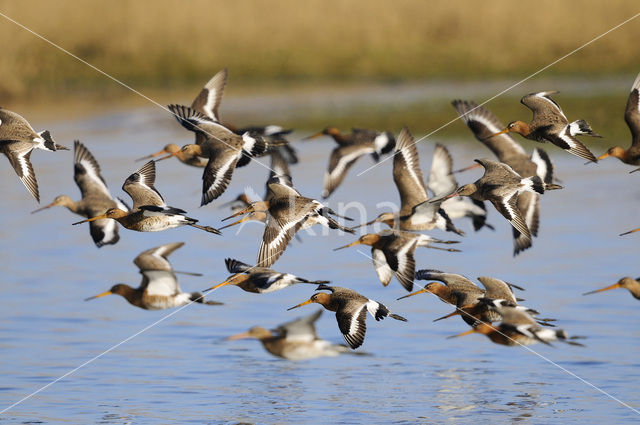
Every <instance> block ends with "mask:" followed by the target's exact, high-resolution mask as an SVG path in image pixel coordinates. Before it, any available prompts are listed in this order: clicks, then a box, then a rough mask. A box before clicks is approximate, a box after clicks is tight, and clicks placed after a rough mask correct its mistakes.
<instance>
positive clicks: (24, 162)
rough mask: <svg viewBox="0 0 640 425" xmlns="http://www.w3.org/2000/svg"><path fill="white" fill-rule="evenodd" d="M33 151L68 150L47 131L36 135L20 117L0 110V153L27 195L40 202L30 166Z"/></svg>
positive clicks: (36, 183)
mask: <svg viewBox="0 0 640 425" xmlns="http://www.w3.org/2000/svg"><path fill="white" fill-rule="evenodd" d="M34 149H42V150H46V151H52V152H55V151H57V150H69V149H68V148H66V147H64V146H62V145H58V144H57V143H56V142H55V141H54V140H53V138H51V134H49V130H45V131H41V132H40V133H36V131H35V130H34V129H33V127H31V124H29V123H28V122H27V120H25V119H24V118H22V116H20V115H18V114H16V113H15V112H11V111H9V110H7V109H4V108H0V152H2V153H3V154H4V155H5V156H6V157H7V159H8V160H9V162H10V163H11V165H12V166H13V169H14V170H15V171H16V174H17V175H18V177H20V180H21V181H22V184H24V186H25V187H26V188H27V190H28V191H29V193H31V195H32V196H33V197H34V198H35V199H36V201H38V202H40V193H39V191H38V182H37V181H36V174H35V173H34V171H33V165H31V152H33V150H34Z"/></svg>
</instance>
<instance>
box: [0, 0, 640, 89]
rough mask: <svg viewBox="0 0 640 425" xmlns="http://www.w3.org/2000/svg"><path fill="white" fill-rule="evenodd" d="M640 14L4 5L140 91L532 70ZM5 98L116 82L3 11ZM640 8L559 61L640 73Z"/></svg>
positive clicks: (614, 10)
mask: <svg viewBox="0 0 640 425" xmlns="http://www.w3.org/2000/svg"><path fill="white" fill-rule="evenodd" d="M639 11H640V6H639V5H638V4H636V3H635V2H629V1H625V0H608V1H600V0H599V1H595V2H589V3H580V4H579V5H576V3H573V2H557V1H547V0H536V1H526V2H518V3H514V2H511V1H508V0H496V1H492V2H471V1H469V2H452V1H435V2H431V1H430V2H422V1H402V0H400V1H394V2H389V1H386V0H368V1H364V0H358V1H340V0H314V1H305V2H300V1H297V0H282V1H279V0H276V1H270V2H265V1H259V0H242V1H235V2H212V1H189V2H184V1H176V0H157V1H153V2H152V1H144V2H143V1H124V0H116V1H109V2H105V1H96V0H91V1H71V0H67V1H56V2H50V1H47V0H24V1H20V2H14V1H1V2H0V12H2V13H3V14H6V15H7V16H9V17H11V18H12V19H15V20H16V21H18V22H20V23H22V24H24V25H25V26H27V27H29V28H31V29H33V30H34V31H36V32H38V33H39V34H42V35H43V36H44V37H46V38H48V39H50V40H52V41H54V42H55V43H57V44H59V45H61V46H63V47H64V48H66V49H68V50H69V51H71V52H73V53H74V54H76V55H78V56H79V57H81V58H83V59H85V60H87V61H88V62H90V63H92V64H94V65H95V66H97V67H99V68H101V69H104V70H105V71H106V72H108V73H110V74H112V75H114V76H115V77H117V78H119V79H122V80H123V81H125V82H127V83H129V84H131V85H133V86H135V87H137V88H153V87H155V88H159V87H174V88H175V87H183V86H192V85H193V86H198V85H200V84H201V83H202V82H203V81H206V79H208V78H209V77H210V76H211V75H212V74H213V73H214V72H216V71H217V70H218V69H220V68H222V67H224V66H227V67H229V70H230V72H231V75H232V76H233V81H234V84H238V85H240V84H245V83H256V82H257V83H265V82H268V83H274V82H276V83H278V84H287V83H289V82H291V81H307V80H311V81H318V80H333V81H335V80H343V79H347V80H349V79H353V80H355V79H357V80H362V79H369V80H406V79H426V78H430V77H442V76H447V77H460V78H474V79H476V78H485V77H490V76H497V75H516V74H517V75H520V74H528V73H530V72H533V71H535V70H537V69H538V68H540V67H541V66H543V65H545V64H547V63H549V62H551V61H553V60H555V59H556V58H557V57H559V56H561V55H563V54H565V53H567V52H569V51H571V50H573V49H574V48H576V47H577V46H580V45H581V44H583V43H584V42H586V41H589V40H591V39H592V38H593V37H595V36H597V35H599V34H601V33H602V32H604V31H606V30H608V29H609V28H611V27H612V26H614V25H616V24H618V23H620V22H621V21H623V20H624V19H626V18H629V17H631V16H632V15H634V14H635V13H637V12H639ZM0 38H1V39H2V40H3V41H4V42H3V51H2V61H1V62H0V95H1V96H3V97H4V98H7V97H9V96H29V95H37V94H41V93H51V92H68V91H73V90H98V91H101V90H112V89H114V87H115V86H114V83H113V82H111V81H109V80H108V79H106V78H105V77H104V76H102V75H100V74H98V73H96V72H95V71H93V70H91V69H89V68H88V67H86V66H85V65H83V64H81V63H80V62H78V61H76V60H74V59H73V58H71V57H69V56H68V55H66V54H64V53H62V52H60V51H59V50H56V49H54V48H52V47H51V46H50V45H48V44H46V43H45V42H43V41H42V40H40V39H38V38H36V37H35V36H33V35H32V34H30V33H28V32H27V31H25V30H23V29H21V28H19V27H17V26H16V25H15V24H13V23H11V22H9V21H7V20H5V19H4V18H0ZM639 39H640V18H638V20H634V21H632V22H631V23H629V24H628V25H626V26H624V27H622V28H620V29H619V30H617V31H615V32H613V33H611V34H609V35H607V36H606V37H604V38H603V39H601V40H599V41H598V42H597V43H594V44H593V45H591V46H589V47H587V48H586V49H584V50H582V51H580V52H579V53H577V54H575V55H573V56H571V57H570V58H568V59H566V60H564V61H563V62H561V63H559V64H557V65H556V66H554V67H553V69H552V70H550V71H549V72H552V73H557V74H574V73H611V72H627V73H628V72H637V68H638V60H637V55H636V53H637V40H639Z"/></svg>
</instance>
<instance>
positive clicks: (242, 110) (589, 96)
mask: <svg viewBox="0 0 640 425" xmlns="http://www.w3.org/2000/svg"><path fill="white" fill-rule="evenodd" d="M634 78H635V74H631V73H627V74H616V75H609V76H591V77H586V76H580V77H553V76H551V77H549V76H543V77H538V78H535V79H531V80H529V81H526V82H524V83H522V84H520V85H518V86H517V87H514V88H512V89H510V90H509V91H507V92H505V93H503V94H502V95H500V96H499V97H497V98H496V99H494V100H492V101H490V102H489V103H488V104H487V107H488V108H489V109H491V110H492V111H493V112H494V113H495V114H496V115H497V116H498V117H500V118H501V119H502V120H503V121H504V124H506V123H507V122H509V121H511V120H514V119H525V120H527V119H528V118H529V116H530V112H529V110H527V109H526V108H525V107H524V106H522V105H521V104H520V98H521V97H522V96H523V95H525V94H527V93H530V92H533V91H541V90H559V91H560V93H559V94H557V95H556V96H554V98H555V99H556V100H557V101H558V103H559V104H560V105H561V106H562V108H563V109H565V111H566V112H567V113H568V114H569V118H572V119H577V118H585V119H588V120H589V122H591V123H592V124H593V126H594V128H600V129H603V130H601V131H602V132H603V133H606V134H607V135H609V136H612V137H616V138H619V137H628V136H627V134H628V130H627V128H626V126H625V124H624V121H623V120H622V119H621V118H622V114H623V111H624V106H625V103H626V96H627V94H628V91H629V88H630V86H631V84H632V82H633V80H634ZM519 81H520V80H519V79H493V80H453V79H446V80H445V79H433V80H430V81H415V82H403V83H387V84H370V83H353V84H352V83H345V82H342V83H333V84H311V83H305V84H287V85H280V84H273V85H268V84H264V85H263V84H260V85H255V84H254V85H241V84H235V83H234V79H233V76H232V75H230V77H229V82H228V84H227V86H226V88H225V92H224V96H223V99H222V104H221V106H220V115H221V118H222V120H223V121H224V122H227V123H233V124H235V125H237V126H244V125H249V124H278V125H282V126H284V127H291V128H294V129H296V130H303V131H307V130H308V131H317V130H319V129H321V128H324V127H325V126H329V125H331V126H336V127H340V128H343V129H344V130H347V129H349V128H351V127H370V128H377V129H380V130H382V129H387V130H390V131H394V132H397V131H399V130H400V128H401V127H402V126H404V125H407V126H409V128H411V129H412V131H414V132H416V133H428V132H431V131H433V130H435V129H436V128H439V127H440V126H442V125H444V124H445V123H447V122H449V121H451V120H453V119H455V118H456V117H457V115H456V113H455V111H454V109H453V108H452V107H451V105H450V103H451V101H452V100H454V99H465V100H474V101H476V102H478V103H481V102H484V101H486V100H488V99H490V98H491V97H493V96H495V95H497V94H498V93H500V92H502V91H504V90H506V89H508V88H509V87H511V86H512V85H514V84H516V83H518V82H519ZM205 82H206V81H203V82H202V85H204V83H205ZM201 87H202V86H201V85H200V86H194V87H190V88H188V89H179V90H178V89H167V90H155V89H149V90H139V91H140V93H141V94H142V95H144V96H145V97H147V98H148V99H151V100H148V99H146V98H144V97H142V96H140V95H139V94H136V93H134V92H132V91H130V90H128V89H126V88H124V87H122V86H119V85H117V84H116V83H115V82H114V83H113V88H112V90H110V91H109V92H104V91H80V90H78V91H72V92H65V93H60V94H59V95H56V96H51V97H44V98H38V99H29V98H28V99H20V100H18V99H14V100H13V101H9V102H5V103H4V104H3V105H2V106H3V107H5V108H8V109H11V110H15V111H18V112H20V113H21V114H23V115H25V117H26V118H27V119H29V120H31V121H35V122H37V121H39V120H40V121H42V120H44V121H58V120H65V119H68V118H72V117H73V118H79V117H94V116H99V115H101V114H105V113H125V114H126V113H127V111H132V110H137V109H148V111H145V112H146V113H149V114H154V115H155V114H157V117H158V119H163V114H168V111H166V110H163V109H162V108H161V106H162V107H164V105H167V104H169V103H182V104H186V105H189V104H191V102H192V100H193V98H194V97H195V96H196V94H197V93H198V92H199V90H200V89H201ZM132 88H134V89H135V90H138V88H137V87H135V86H132ZM153 102H157V103H158V104H159V105H161V106H158V105H156V104H154V103H153ZM612 110H613V111H616V110H618V111H619V114H615V113H614V114H612V113H611V111H612ZM574 117H575V118H574ZM605 128H606V130H604V129H605ZM442 133H443V134H444V135H445V136H446V137H459V136H468V133H467V129H466V128H465V127H464V126H460V125H455V126H448V128H445V129H443V130H442Z"/></svg>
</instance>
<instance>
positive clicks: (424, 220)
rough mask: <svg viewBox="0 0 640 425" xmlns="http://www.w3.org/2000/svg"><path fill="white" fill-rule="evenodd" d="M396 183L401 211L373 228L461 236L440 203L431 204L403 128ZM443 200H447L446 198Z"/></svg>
mask: <svg viewBox="0 0 640 425" xmlns="http://www.w3.org/2000/svg"><path fill="white" fill-rule="evenodd" d="M393 181H394V183H395V184H396V187H397V188H398V192H399V193H400V211H399V212H396V213H390V212H387V213H382V214H380V215H379V216H378V217H376V218H375V219H374V220H372V221H370V222H368V223H366V224H365V225H370V224H373V223H377V222H381V223H385V224H387V225H388V226H389V227H392V228H394V229H400V230H410V231H413V230H432V229H434V228H436V227H437V228H438V229H440V230H448V231H451V232H455V233H457V234H458V235H464V232H463V231H461V230H459V229H457V228H456V227H455V226H454V225H453V223H452V222H451V220H450V219H449V217H448V216H447V214H446V213H445V212H444V210H443V209H442V208H440V204H439V203H433V202H429V196H428V195H427V188H426V186H425V184H424V179H423V177H422V170H420V159H419V157H418V149H417V148H416V144H415V141H414V139H413V136H412V135H411V133H409V130H408V129H407V128H406V127H404V128H403V129H402V131H400V134H399V135H398V139H397V143H396V148H395V153H394V157H393ZM443 201H444V199H443Z"/></svg>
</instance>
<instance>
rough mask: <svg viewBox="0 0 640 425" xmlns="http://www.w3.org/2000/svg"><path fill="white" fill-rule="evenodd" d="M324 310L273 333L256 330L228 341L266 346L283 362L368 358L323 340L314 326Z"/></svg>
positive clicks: (288, 323)
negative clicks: (343, 356) (348, 356)
mask: <svg viewBox="0 0 640 425" xmlns="http://www.w3.org/2000/svg"><path fill="white" fill-rule="evenodd" d="M321 315H322V310H318V311H316V312H315V313H311V314H310V315H309V316H306V317H301V318H299V319H296V320H292V321H291V322H287V323H283V324H281V325H279V326H278V327H277V328H275V329H273V330H269V329H266V328H263V327H262V326H254V327H252V328H251V329H249V330H248V331H247V332H243V333H240V334H237V335H232V336H230V337H227V338H226V339H227V340H228V341H233V340H238V339H246V338H252V339H257V340H258V341H260V342H261V343H262V346H263V347H264V349H265V350H267V352H269V353H270V354H273V355H274V356H276V357H281V358H283V359H287V360H292V361H300V360H309V359H315V358H318V357H336V356H338V355H340V354H345V353H349V354H365V353H363V352H353V351H351V350H349V347H347V346H346V345H343V344H334V343H332V342H329V341H325V340H324V339H320V338H319V337H318V334H317V332H316V327H315V326H314V323H315V322H316V321H317V320H318V319H319V318H320V316H321Z"/></svg>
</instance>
